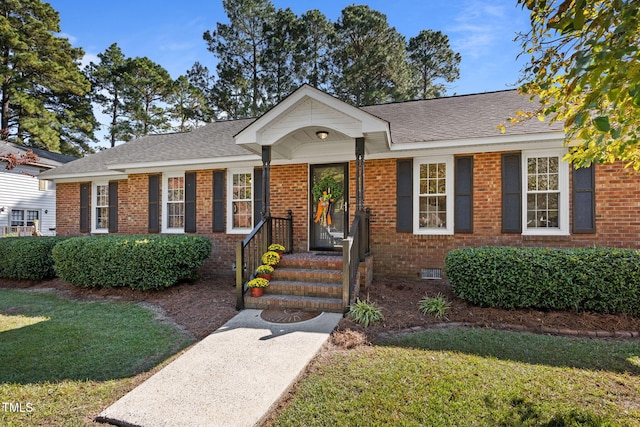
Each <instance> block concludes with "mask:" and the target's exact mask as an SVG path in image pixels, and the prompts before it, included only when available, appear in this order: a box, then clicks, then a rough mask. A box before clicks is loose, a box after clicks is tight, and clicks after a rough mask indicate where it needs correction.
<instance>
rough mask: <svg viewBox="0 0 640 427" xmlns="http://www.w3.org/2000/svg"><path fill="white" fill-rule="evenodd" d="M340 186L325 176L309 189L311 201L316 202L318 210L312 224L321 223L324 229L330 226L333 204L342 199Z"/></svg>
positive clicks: (331, 178)
mask: <svg viewBox="0 0 640 427" xmlns="http://www.w3.org/2000/svg"><path fill="white" fill-rule="evenodd" d="M342 193H343V190H342V186H341V185H340V184H338V182H337V181H336V180H335V179H333V177H331V176H325V177H324V178H322V179H321V180H320V181H318V182H316V184H315V185H314V186H313V188H312V189H311V194H312V196H313V199H314V200H316V201H317V202H318V210H317V211H316V217H315V219H314V220H313V222H319V221H321V224H322V225H323V226H325V227H327V226H330V225H331V209H332V207H333V206H332V205H333V202H335V201H336V200H339V199H340V198H341V197H342Z"/></svg>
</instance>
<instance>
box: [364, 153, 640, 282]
mask: <svg viewBox="0 0 640 427" xmlns="http://www.w3.org/2000/svg"><path fill="white" fill-rule="evenodd" d="M501 155H502V153H484V154H476V155H475V156H474V189H473V191H474V193H473V212H474V215H473V233H472V234H463V233H458V234H455V235H452V236H424V235H413V234H411V233H397V232H396V230H395V225H396V181H395V175H396V161H395V160H369V161H367V162H366V166H365V204H366V206H368V207H371V209H372V222H371V234H372V240H371V246H372V252H373V254H374V272H375V274H376V275H394V276H400V277H410V278H416V277H418V275H419V274H420V270H421V269H422V268H443V267H444V257H445V256H446V254H447V253H448V252H449V251H450V250H452V249H454V248H458V247H464V246H469V247H477V246H486V245H493V246H543V247H560V248H562V247H576V246H593V245H599V246H610V247H623V248H640V227H639V226H640V219H639V218H638V213H639V212H640V175H638V174H635V173H634V172H632V171H631V172H630V171H627V170H625V169H624V168H623V167H622V165H621V164H614V165H596V230H597V232H596V233H595V234H574V235H570V236H522V235H520V234H503V233H502V232H501V227H502V224H501V220H500V216H501V206H502V177H501ZM352 203H353V202H352Z"/></svg>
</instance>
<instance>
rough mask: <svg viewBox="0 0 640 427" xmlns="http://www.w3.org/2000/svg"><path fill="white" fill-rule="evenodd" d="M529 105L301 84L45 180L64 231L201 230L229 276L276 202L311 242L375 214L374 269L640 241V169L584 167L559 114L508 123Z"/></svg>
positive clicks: (386, 271) (331, 245) (415, 270)
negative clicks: (395, 97) (229, 115)
mask: <svg viewBox="0 0 640 427" xmlns="http://www.w3.org/2000/svg"><path fill="white" fill-rule="evenodd" d="M530 108H531V105H530V104H529V102H528V98H526V97H523V96H521V95H519V94H518V93H517V91H515V90H505V91H498V92H491V93H482V94H474V95H462V96H453V97H446V98H438V99H429V100H418V101H408V102H398V103H390V104H383V105H374V106H368V107H362V108H356V107H354V106H351V105H349V104H346V103H344V102H342V101H340V100H338V99H336V98H334V97H332V96H330V95H328V94H326V93H324V92H322V91H319V90H317V89H315V88H313V87H311V86H308V85H303V86H301V87H300V88H299V89H298V90H296V91H295V92H293V93H292V94H291V95H289V96H288V97H287V98H286V99H284V100H283V101H282V102H280V103H279V104H278V105H276V106H275V107H274V108H272V109H271V110H269V111H268V112H266V113H265V114H264V115H262V116H261V117H258V118H255V119H245V120H232V121H220V122H215V123H211V124H208V125H206V126H204V127H201V128H198V129H196V130H194V131H192V132H189V133H183V134H165V135H152V136H146V137H143V138H140V139H137V140H133V141H130V142H128V143H125V144H122V145H120V146H116V147H115V148H111V149H108V150H104V151H101V152H98V153H96V154H92V155H90V156H87V157H85V158H82V159H79V160H75V161H73V162H71V163H68V164H65V165H62V166H59V167H57V168H56V169H54V170H51V171H48V172H45V173H43V174H42V175H41V178H43V179H48V180H53V181H55V183H56V188H57V202H56V203H57V232H58V235H82V234H101V233H119V234H138V233H196V234H199V235H203V236H207V237H209V238H210V239H211V240H212V241H213V243H214V249H213V253H212V261H211V263H212V264H211V265H216V266H217V267H216V268H217V270H218V271H219V272H229V273H231V271H232V264H233V263H234V260H235V248H236V244H237V242H238V241H241V240H242V239H243V238H244V237H245V236H247V235H248V234H249V233H250V232H251V231H252V228H253V225H254V224H256V223H257V222H258V220H259V219H260V218H261V213H262V212H268V213H269V214H270V215H272V216H280V217H285V216H287V213H288V211H291V215H292V218H293V234H294V239H293V251H294V252H306V251H310V250H324V251H334V250H338V251H339V250H341V245H342V238H343V237H344V236H345V231H348V230H349V224H350V221H352V219H353V218H354V212H356V211H357V210H362V209H363V208H368V209H370V212H371V214H370V215H371V216H370V218H371V219H370V242H369V244H370V248H371V254H372V258H373V271H374V274H375V275H393V276H397V277H409V278H417V277H421V276H422V275H424V274H425V272H427V274H430V273H429V272H432V271H438V270H439V269H442V267H443V263H444V257H445V255H446V254H447V252H449V251H450V250H452V249H454V248H458V247H461V246H483V245H508V246H549V247H574V246H592V245H600V246H610V247H625V248H638V246H639V241H640V239H639V237H640V236H639V230H640V227H639V225H640V221H639V219H638V211H639V207H640V175H637V174H634V173H633V172H632V171H629V170H626V169H624V168H623V166H622V165H621V164H619V163H616V164H609V165H594V166H592V167H589V168H582V169H574V168H573V167H571V166H570V165H569V164H567V163H566V162H564V161H562V157H563V155H564V154H565V153H566V151H567V148H566V147H564V146H563V139H564V133H563V129H562V127H561V126H559V125H558V124H555V125H549V124H548V123H544V122H540V121H538V120H530V121H527V122H524V123H520V124H517V125H507V130H506V132H505V133H501V132H500V130H499V129H498V125H500V124H501V123H504V122H505V121H506V119H507V118H508V117H511V116H513V115H514V114H515V112H516V111H517V110H519V109H521V110H527V109H530ZM265 169H267V170H268V173H263V172H265ZM320 183H322V184H320ZM324 187H326V188H324ZM337 187H339V188H337ZM264 189H266V190H264ZM263 190H264V191H263ZM321 190H325V191H328V193H331V194H324V195H322V194H321V193H319V191H321ZM265 191H266V194H265ZM314 194H315V195H314ZM318 194H320V197H318Z"/></svg>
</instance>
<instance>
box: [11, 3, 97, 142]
mask: <svg viewBox="0 0 640 427" xmlns="http://www.w3.org/2000/svg"><path fill="white" fill-rule="evenodd" d="M0 28H1V29H2V31H0V92H1V94H0V98H1V110H0V129H2V130H3V134H4V135H6V137H7V138H14V139H15V140H16V141H17V142H19V143H22V144H25V145H30V146H34V147H40V148H46V149H49V150H52V151H60V149H61V144H62V147H63V148H65V150H66V151H67V152H76V154H78V153H82V152H85V151H87V149H88V147H87V146H86V145H82V144H86V142H87V141H88V140H90V139H91V138H92V137H93V135H92V129H91V125H92V123H93V122H94V121H91V120H89V121H87V122H86V123H84V125H83V126H80V127H78V122H77V121H76V120H75V118H76V117H77V116H78V115H77V114H76V113H74V111H73V110H74V109H75V108H76V107H78V106H79V105H80V108H82V104H83V103H86V99H83V97H84V96H85V95H86V94H87V93H88V91H89V89H90V86H89V82H88V81H87V79H86V78H85V76H84V75H83V74H82V72H81V71H80V68H79V62H80V59H81V58H82V56H83V54H84V53H83V51H82V49H78V48H73V47H72V46H71V44H70V43H69V40H68V39H66V38H62V37H56V36H55V34H56V33H59V32H60V18H59V16H58V13H57V12H56V11H55V10H54V9H53V8H52V7H51V5H50V4H48V3H43V2H41V1H39V0H3V1H2V2H0ZM85 114H86V111H85ZM63 129H66V131H64V132H63ZM70 133H73V134H75V137H74V138H71V139H67V140H63V139H64V138H65V137H66V136H68V135H69V134H70ZM76 138H79V140H81V141H82V143H81V144H80V145H78V139H76Z"/></svg>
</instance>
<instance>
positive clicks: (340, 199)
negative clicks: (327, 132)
mask: <svg viewBox="0 0 640 427" xmlns="http://www.w3.org/2000/svg"><path fill="white" fill-rule="evenodd" d="M348 176H349V164H348V163H334V164H328V165H311V171H310V183H309V188H310V189H311V191H310V192H309V193H310V195H309V196H310V197H311V201H310V206H311V215H310V224H311V225H310V227H309V230H310V236H309V243H310V244H309V246H310V248H311V249H313V250H341V249H342V239H344V237H345V230H348V228H349V226H348V221H349V211H348V203H347V201H348V200H349V195H348V194H347V193H348V190H349V186H348V185H347V184H348V180H347V179H345V177H348Z"/></svg>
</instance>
